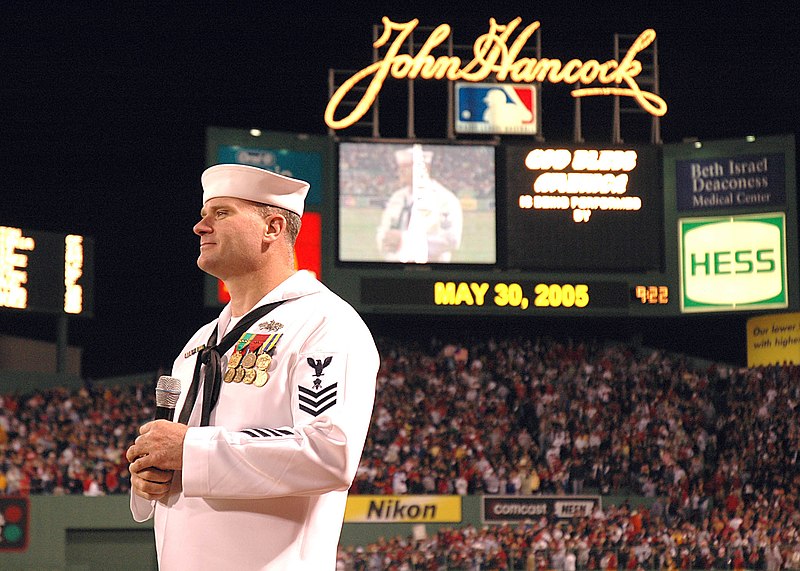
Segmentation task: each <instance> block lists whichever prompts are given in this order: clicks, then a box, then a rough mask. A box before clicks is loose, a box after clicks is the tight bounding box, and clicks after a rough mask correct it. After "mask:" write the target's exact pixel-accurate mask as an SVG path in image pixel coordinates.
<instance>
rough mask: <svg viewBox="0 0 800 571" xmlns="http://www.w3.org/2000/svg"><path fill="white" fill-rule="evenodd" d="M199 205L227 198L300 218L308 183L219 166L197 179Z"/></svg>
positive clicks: (254, 169) (241, 167) (249, 168)
mask: <svg viewBox="0 0 800 571" xmlns="http://www.w3.org/2000/svg"><path fill="white" fill-rule="evenodd" d="M200 181H201V182H202V184H203V204H205V203H206V202H208V201H209V200H211V199H212V198H218V197H220V196H231V197H233V198H243V199H245V200H252V201H253V202H259V203H261V204H267V205H269V206H278V207H280V208H285V209H286V210H289V211H291V212H294V213H295V214H297V215H298V216H302V215H303V204H304V202H305V199H306V194H308V188H309V186H310V185H309V184H308V183H307V182H306V181H304V180H299V179H296V178H290V177H288V176H283V175H281V174H278V173H274V172H272V171H268V170H265V169H262V168H258V167H253V166H249V165H236V164H223V165H214V166H212V167H209V168H207V169H206V170H205V172H203V175H202V176H201V177H200Z"/></svg>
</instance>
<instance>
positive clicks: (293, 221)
mask: <svg viewBox="0 0 800 571" xmlns="http://www.w3.org/2000/svg"><path fill="white" fill-rule="evenodd" d="M257 210H258V213H259V214H260V215H261V217H262V218H264V219H265V220H266V219H267V218H268V217H269V216H272V215H273V214H280V215H281V216H283V217H284V218H285V219H286V237H287V238H288V239H289V245H290V246H291V247H292V248H294V245H295V242H297V235H298V234H300V217H299V216H298V215H297V214H296V213H294V212H292V211H291V210H286V209H285V208H281V207H280V206H271V205H269V204H259V205H258V206H257Z"/></svg>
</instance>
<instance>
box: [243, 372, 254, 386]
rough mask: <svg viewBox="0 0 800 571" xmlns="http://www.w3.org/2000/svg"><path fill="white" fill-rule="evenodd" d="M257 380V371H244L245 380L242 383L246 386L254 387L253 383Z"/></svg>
mask: <svg viewBox="0 0 800 571" xmlns="http://www.w3.org/2000/svg"><path fill="white" fill-rule="evenodd" d="M255 380H256V370H255V369H245V371H244V378H243V379H242V382H243V383H244V384H246V385H252V384H253V381H255Z"/></svg>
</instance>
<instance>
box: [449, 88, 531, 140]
mask: <svg viewBox="0 0 800 571" xmlns="http://www.w3.org/2000/svg"><path fill="white" fill-rule="evenodd" d="M536 87H537V86H536V85H522V84H505V83H465V82H457V83H456V133H481V134H489V135H535V134H538V133H539V117H538V114H537V111H536V107H537V106H536Z"/></svg>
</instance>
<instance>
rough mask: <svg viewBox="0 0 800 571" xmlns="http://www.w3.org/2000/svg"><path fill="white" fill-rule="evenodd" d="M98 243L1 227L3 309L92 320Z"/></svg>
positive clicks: (0, 298)
mask: <svg viewBox="0 0 800 571" xmlns="http://www.w3.org/2000/svg"><path fill="white" fill-rule="evenodd" d="M93 286H94V242H93V240H92V239H90V238H87V237H86V236H80V235H77V234H56V233H51V232H40V231H36V230H28V229H24V228H15V227H11V226H0V309H9V310H17V311H31V312H42V313H56V314H68V315H82V316H91V315H92V313H93Z"/></svg>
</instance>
